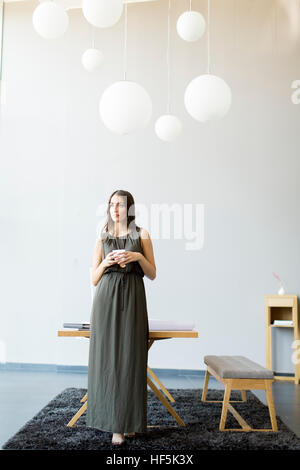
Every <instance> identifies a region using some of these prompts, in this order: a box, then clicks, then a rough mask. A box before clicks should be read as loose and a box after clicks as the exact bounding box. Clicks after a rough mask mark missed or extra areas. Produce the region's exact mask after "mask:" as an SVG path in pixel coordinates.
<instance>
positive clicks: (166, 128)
mask: <svg viewBox="0 0 300 470" xmlns="http://www.w3.org/2000/svg"><path fill="white" fill-rule="evenodd" d="M181 129H182V124H181V122H180V120H179V119H178V117H176V116H174V115H172V114H164V115H163V116H160V117H159V118H158V119H157V121H156V123H155V132H156V135H157V137H159V138H160V139H161V140H164V141H166V142H172V141H173V140H175V139H176V137H177V136H178V135H179V134H180V133H181Z"/></svg>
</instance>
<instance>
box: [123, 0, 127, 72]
mask: <svg viewBox="0 0 300 470" xmlns="http://www.w3.org/2000/svg"><path fill="white" fill-rule="evenodd" d="M126 62H127V3H125V18H124V78H123V80H126Z"/></svg>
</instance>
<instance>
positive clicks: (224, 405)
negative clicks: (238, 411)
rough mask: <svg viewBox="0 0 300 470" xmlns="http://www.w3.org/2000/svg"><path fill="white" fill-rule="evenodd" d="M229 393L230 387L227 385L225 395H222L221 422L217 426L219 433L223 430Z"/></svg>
mask: <svg viewBox="0 0 300 470" xmlns="http://www.w3.org/2000/svg"><path fill="white" fill-rule="evenodd" d="M230 392H231V386H230V384H228V383H227V384H226V386H225V393H224V398H223V406H222V414H221V420H220V425H219V430H220V431H224V430H225V424H226V418H227V412H228V404H229V398H230Z"/></svg>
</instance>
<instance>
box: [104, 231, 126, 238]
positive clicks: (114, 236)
mask: <svg viewBox="0 0 300 470" xmlns="http://www.w3.org/2000/svg"><path fill="white" fill-rule="evenodd" d="M109 235H110V236H111V237H113V238H123V237H127V235H129V232H127V233H126V234H125V235H119V236H118V237H117V236H116V235H113V234H112V233H110V232H109Z"/></svg>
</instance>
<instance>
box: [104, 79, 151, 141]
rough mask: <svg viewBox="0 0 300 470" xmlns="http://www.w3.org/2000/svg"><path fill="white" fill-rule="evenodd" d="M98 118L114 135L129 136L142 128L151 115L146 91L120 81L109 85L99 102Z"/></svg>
mask: <svg viewBox="0 0 300 470" xmlns="http://www.w3.org/2000/svg"><path fill="white" fill-rule="evenodd" d="M99 113H100V117H101V119H102V121H103V123H104V124H105V126H106V127H107V128H108V129H109V130H110V131H112V132H114V133H115V134H120V135H125V134H130V133H132V132H134V131H136V130H138V129H142V128H144V127H145V126H146V125H147V124H148V122H149V120H150V118H151V114H152V102H151V99H150V96H149V95H148V93H147V92H146V90H145V89H144V88H143V87H142V86H141V85H139V84H138V83H136V82H132V81H129V80H121V81H119V82H115V83H113V84H112V85H110V86H109V87H108V88H106V90H105V91H104V93H103V94H102V96H101V99H100V102H99Z"/></svg>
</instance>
